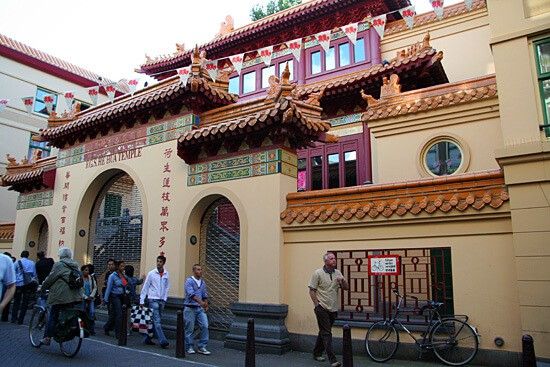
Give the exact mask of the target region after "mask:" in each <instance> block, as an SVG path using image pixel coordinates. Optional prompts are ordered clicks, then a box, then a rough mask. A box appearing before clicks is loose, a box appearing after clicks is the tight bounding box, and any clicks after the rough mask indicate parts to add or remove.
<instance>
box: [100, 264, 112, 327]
mask: <svg viewBox="0 0 550 367" xmlns="http://www.w3.org/2000/svg"><path fill="white" fill-rule="evenodd" d="M114 271H116V266H115V259H108V260H107V270H106V271H105V277H104V278H103V287H102V288H101V303H100V304H101V305H103V304H105V303H104V302H103V298H105V291H106V290H107V281H108V280H109V277H110V276H111V274H112V273H113V272H114ZM111 306H112V304H111V303H107V315H108V316H107V317H108V320H111V319H113V318H114V317H115V315H114V313H113V310H112V308H111ZM107 323H109V321H107ZM104 330H105V329H104ZM106 334H107V335H109V332H108V331H107V333H106Z"/></svg>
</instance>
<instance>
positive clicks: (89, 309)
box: [80, 264, 97, 335]
mask: <svg viewBox="0 0 550 367" xmlns="http://www.w3.org/2000/svg"><path fill="white" fill-rule="evenodd" d="M80 271H81V272H82V280H83V286H82V294H83V297H82V308H83V309H84V312H86V314H87V315H88V318H89V320H90V324H89V327H90V330H89V331H90V335H95V304H94V299H95V295H96V293H97V282H96V280H95V278H94V276H93V274H92V271H93V270H92V268H91V264H87V265H83V266H82V267H81V268H80Z"/></svg>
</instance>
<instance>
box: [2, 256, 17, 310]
mask: <svg viewBox="0 0 550 367" xmlns="http://www.w3.org/2000/svg"><path fill="white" fill-rule="evenodd" d="M14 294H15V269H14V268H13V262H12V261H11V256H7V255H4V254H0V295H1V297H0V314H3V313H4V309H6V308H7V307H8V305H9V303H10V301H11V299H12V298H13V296H14ZM2 321H4V320H2ZM6 321H7V320H6Z"/></svg>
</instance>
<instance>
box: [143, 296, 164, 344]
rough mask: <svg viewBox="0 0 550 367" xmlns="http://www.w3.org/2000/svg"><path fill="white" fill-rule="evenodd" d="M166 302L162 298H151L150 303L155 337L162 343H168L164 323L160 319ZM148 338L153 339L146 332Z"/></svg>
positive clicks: (146, 338) (146, 339)
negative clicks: (163, 327)
mask: <svg viewBox="0 0 550 367" xmlns="http://www.w3.org/2000/svg"><path fill="white" fill-rule="evenodd" d="M165 304H166V302H165V301H163V300H160V299H150V300H149V304H148V306H149V308H150V309H151V310H152V311H153V331H154V334H155V338H157V340H158V341H159V343H160V344H161V345H163V344H168V340H166V337H165V336H164V332H163V331H162V325H161V321H160V319H161V317H162V311H163V310H164V305H165ZM148 340H151V338H149V335H148V334H146V336H145V341H148Z"/></svg>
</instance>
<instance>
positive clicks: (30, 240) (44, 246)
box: [25, 214, 53, 260]
mask: <svg viewBox="0 0 550 367" xmlns="http://www.w3.org/2000/svg"><path fill="white" fill-rule="evenodd" d="M48 242H49V226H48V220H47V219H46V217H45V216H43V215H42V214H38V215H37V216H35V217H34V218H33V219H32V221H31V223H30V224H29V228H28V229H27V236H26V241H25V250H27V251H29V258H30V259H32V260H35V259H36V254H37V253H38V252H39V251H44V252H45V253H47V254H48V250H49V249H48ZM49 255H50V256H51V255H53V254H49Z"/></svg>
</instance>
